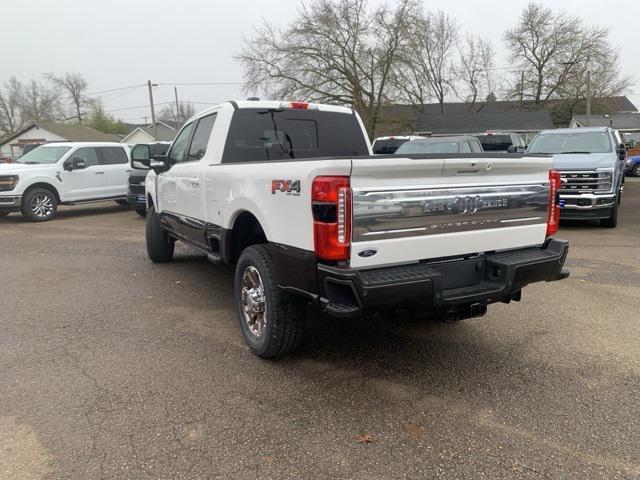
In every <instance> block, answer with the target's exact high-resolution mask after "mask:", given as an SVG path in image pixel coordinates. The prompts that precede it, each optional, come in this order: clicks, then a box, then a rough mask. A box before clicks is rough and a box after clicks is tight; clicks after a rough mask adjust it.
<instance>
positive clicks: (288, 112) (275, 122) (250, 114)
mask: <svg viewBox="0 0 640 480" xmlns="http://www.w3.org/2000/svg"><path fill="white" fill-rule="evenodd" d="M368 154H369V151H368V148H367V142H366V139H365V138H364V135H363V132H362V129H361V128H360V124H359V123H358V120H357V118H356V116H355V115H351V114H346V113H337V112H323V111H319V110H293V109H260V108H243V109H240V110H238V111H236V112H235V113H234V115H233V119H232V120H231V126H230V127H229V133H228V135H227V142H226V144H225V147H224V153H223V156H222V163H239V162H263V161H269V160H272V161H277V160H290V159H301V158H318V157H342V156H358V155H368Z"/></svg>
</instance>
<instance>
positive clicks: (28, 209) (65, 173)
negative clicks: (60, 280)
mask: <svg viewBox="0 0 640 480" xmlns="http://www.w3.org/2000/svg"><path fill="white" fill-rule="evenodd" d="M129 172H131V167H130V166H129V147H128V146H127V145H123V144H121V143H105V142H102V143H89V142H77V143H66V142H65V143H47V144H44V145H40V146H39V147H37V148H35V149H33V150H31V151H30V152H29V153H26V154H25V155H23V156H22V157H20V159H19V160H18V161H17V162H15V163H8V164H1V165H0V217H3V216H6V215H8V214H9V213H11V212H22V214H23V215H24V216H25V217H26V218H27V219H29V220H31V221H34V222H43V221H46V220H50V219H51V218H53V217H54V216H55V215H56V212H57V209H58V205H59V204H67V205H70V204H77V203H84V202H95V201H104V200H115V201H117V202H118V203H120V204H122V205H126V204H127V186H128V181H129Z"/></svg>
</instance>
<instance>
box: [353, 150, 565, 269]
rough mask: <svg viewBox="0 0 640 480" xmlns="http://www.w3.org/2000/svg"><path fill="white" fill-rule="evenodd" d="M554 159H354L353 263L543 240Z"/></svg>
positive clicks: (383, 262)
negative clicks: (550, 174) (550, 173)
mask: <svg viewBox="0 0 640 480" xmlns="http://www.w3.org/2000/svg"><path fill="white" fill-rule="evenodd" d="M552 163H553V161H552V159H551V158H547V157H526V156H525V157H515V156H510V155H504V156H499V155H497V156H488V155H468V156H447V157H446V158H443V156H431V155H422V156H411V158H404V157H393V158H389V157H387V158H360V159H354V160H353V162H352V172H351V188H352V192H353V220H352V244H351V262H350V263H351V266H352V267H355V268H360V267H362V268H366V267H376V266H380V265H390V264H399V263H408V262H414V261H419V260H424V259H433V258H443V257H451V256H462V255H472V254H476V253H482V252H486V251H494V250H505V249H511V248H519V247H525V246H532V245H539V244H542V243H543V242H544V241H545V236H546V222H547V210H548V200H549V173H548V172H549V170H550V169H551V168H552Z"/></svg>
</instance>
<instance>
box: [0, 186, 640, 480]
mask: <svg viewBox="0 0 640 480" xmlns="http://www.w3.org/2000/svg"><path fill="white" fill-rule="evenodd" d="M638 211H640V182H638V181H637V180H636V179H629V181H628V183H627V189H626V192H625V199H624V202H623V210H622V213H621V221H620V226H619V227H618V228H617V229H615V230H610V229H602V228H599V227H598V226H597V225H595V224H593V225H589V224H581V223H572V224H567V225H565V224H563V225H562V229H561V234H559V235H558V237H560V238H567V239H569V240H570V241H571V253H570V258H569V260H568V267H569V268H570V270H571V272H572V275H571V277H570V278H569V279H568V280H565V281H562V282H555V283H549V284H536V285H533V286H530V287H528V288H527V289H526V290H525V291H524V294H523V300H522V302H521V303H515V304H511V305H502V304H500V305H495V306H492V307H490V309H489V313H488V315H487V316H486V317H484V318H482V319H474V320H467V321H464V322H461V323H458V324H452V325H448V324H437V323H425V322H424V321H422V320H418V319H412V318H409V317H408V316H402V315H399V316H396V317H389V318H386V317H385V318H378V317H369V318H365V319H362V320H357V321H355V320H354V321H344V320H341V321H338V320H331V319H326V318H322V317H320V316H318V315H312V317H311V318H312V322H311V323H312V325H311V328H310V331H309V338H308V340H307V341H306V343H305V345H304V347H303V348H302V349H301V350H300V351H299V352H297V353H296V354H294V355H292V356H289V357H287V358H284V359H280V360H277V361H265V360H260V359H258V358H256V357H254V356H253V355H252V354H251V353H250V352H249V350H248V349H247V347H246V346H245V344H244V342H243V340H242V336H241V333H240V328H239V325H238V322H237V319H236V317H235V313H234V311H233V302H232V292H231V281H232V275H233V271H232V269H231V268H229V267H225V266H214V265H211V264H209V263H208V262H207V261H206V260H205V259H204V258H203V257H202V256H200V255H198V254H197V253H195V252H194V251H193V250H190V249H188V248H186V247H180V248H179V249H178V253H177V258H176V261H175V262H173V263H171V264H166V265H154V264H152V263H151V262H150V261H149V260H148V259H147V257H146V252H145V246H144V222H143V220H142V219H140V218H138V217H137V216H136V215H135V213H132V212H130V211H126V210H123V209H122V208H121V207H118V206H116V205H114V204H103V205H99V206H77V207H69V208H62V209H61V212H60V215H59V217H58V218H57V219H56V220H54V221H51V222H48V223H44V224H31V223H26V222H24V221H23V220H22V219H21V217H20V216H19V215H11V216H9V217H7V218H4V219H0V280H1V284H2V287H0V306H1V309H2V310H1V312H0V331H1V332H2V333H1V334H0V381H1V382H0V478H2V479H32V478H33V479H38V478H55V479H58V478H73V479H89V478H118V479H120V478H132V479H147V478H149V479H160V478H180V479H181V478H219V479H256V478H260V479H268V478H273V479H288V478H291V479H301V478H305V479H306V478H308V479H322V478H349V479H367V480H371V479H395V478H425V477H426V478H430V477H442V478H455V479H458V478H471V479H477V478H481V477H486V478H492V479H497V478H540V477H546V478H577V479H578V478H579V479H584V478H608V479H609V478H626V479H632V478H634V479H635V478H640V415H639V407H640V324H639V320H640V315H639V311H640V286H639V285H640V242H639V239H640V219H639V217H638Z"/></svg>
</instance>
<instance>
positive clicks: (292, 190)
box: [271, 180, 301, 196]
mask: <svg viewBox="0 0 640 480" xmlns="http://www.w3.org/2000/svg"><path fill="white" fill-rule="evenodd" d="M300 189H301V187H300V180H271V194H272V195H275V194H276V193H277V192H283V193H286V194H287V195H295V196H298V195H300Z"/></svg>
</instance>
